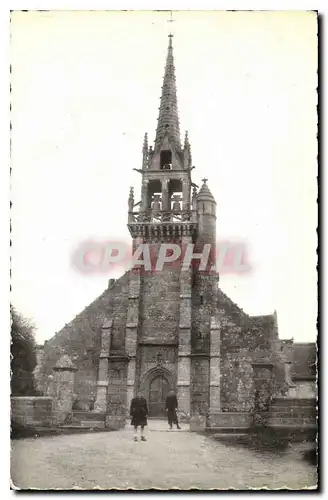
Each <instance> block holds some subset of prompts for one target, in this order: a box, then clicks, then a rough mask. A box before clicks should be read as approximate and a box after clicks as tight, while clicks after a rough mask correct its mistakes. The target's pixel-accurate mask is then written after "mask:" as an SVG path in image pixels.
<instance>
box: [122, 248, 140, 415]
mask: <svg viewBox="0 0 328 500" xmlns="http://www.w3.org/2000/svg"><path fill="white" fill-rule="evenodd" d="M137 244H138V245H140V244H142V241H141V240H140V241H139V240H138V242H137ZM139 301H140V269H138V268H134V269H131V271H130V277H129V304H128V312H127V322H126V329H125V352H126V354H127V355H128V356H129V362H128V368H127V395H126V412H127V414H128V413H129V411H130V404H131V400H132V398H133V396H134V392H135V385H136V356H137V337H138V322H139Z"/></svg>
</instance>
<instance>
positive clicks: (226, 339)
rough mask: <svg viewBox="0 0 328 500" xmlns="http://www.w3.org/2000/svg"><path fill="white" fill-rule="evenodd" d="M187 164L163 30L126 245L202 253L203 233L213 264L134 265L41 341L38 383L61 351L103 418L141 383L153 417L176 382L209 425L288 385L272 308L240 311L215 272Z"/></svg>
mask: <svg viewBox="0 0 328 500" xmlns="http://www.w3.org/2000/svg"><path fill="white" fill-rule="evenodd" d="M193 168H194V167H193V166H192V156H191V145H190V143H189V138H188V135H187V134H186V135H185V139H184V143H183V145H182V143H181V139H180V129H179V116H178V105H177V91H176V80H175V66H174V57H173V47H172V35H170V36H169V44H168V51H167V59H166V65H165V73H164V80H163V86H162V95H161V101H160V108H159V117H158V124H157V131H156V138H155V142H154V144H153V145H151V146H149V145H148V138H147V134H145V138H144V143H143V150H142V169H140V170H138V172H139V173H140V178H141V196H140V199H135V195H134V192H133V189H132V188H131V190H130V195H129V200H128V207H127V220H128V222H127V226H128V230H129V232H130V234H131V238H132V247H133V249H136V248H137V246H138V245H140V244H145V243H146V244H148V245H149V247H150V249H151V253H152V255H158V252H159V248H160V245H161V244H162V243H175V244H177V245H180V246H181V247H184V246H185V245H188V244H194V245H195V248H196V249H197V251H198V252H201V251H202V249H203V248H204V245H205V244H210V245H211V252H210V255H209V260H208V266H207V267H206V269H205V270H200V269H199V267H198V266H197V265H193V266H188V267H187V268H184V267H183V266H181V265H166V266H164V267H163V269H161V270H155V269H153V267H152V268H151V269H150V270H147V269H145V268H143V267H142V266H140V268H133V269H131V270H130V271H128V272H127V273H125V274H124V275H123V276H122V277H121V278H119V279H117V280H110V282H109V285H108V288H107V289H106V290H105V291H104V292H103V294H102V295H101V296H100V297H98V298H97V299H96V300H95V301H94V302H93V303H92V304H90V305H89V306H88V307H86V308H85V310H84V311H82V312H81V313H80V314H79V315H78V316H77V317H76V318H75V319H73V321H72V322H71V323H69V324H68V325H65V327H64V328H63V329H62V330H61V331H60V332H58V333H57V334H56V335H55V336H54V337H53V338H52V339H50V340H49V341H47V342H46V343H45V345H44V346H43V347H42V349H40V351H39V365H38V368H37V382H38V387H39V389H40V390H42V391H43V393H44V394H47V393H49V390H50V387H51V378H52V375H51V373H52V369H53V367H54V365H55V364H56V362H57V361H58V359H59V358H60V357H61V356H63V355H68V356H69V358H70V360H71V361H72V363H74V365H75V367H76V376H75V387H74V405H75V406H74V408H76V409H79V410H84V411H89V412H94V413H99V414H102V415H105V418H106V423H107V424H108V425H110V422H111V421H114V420H115V421H118V420H120V419H121V421H122V425H123V424H124V420H125V417H126V415H127V414H128V411H129V405H130V401H131V398H132V397H133V395H134V394H136V392H137V391H138V390H141V391H142V392H143V393H144V395H145V397H146V399H147V401H148V404H149V413H150V416H153V417H161V416H163V415H165V412H164V400H165V397H166V395H167V392H168V390H169V389H173V390H175V391H176V393H177V397H178V401H179V411H180V414H181V416H182V418H185V419H190V417H193V416H197V415H203V416H204V418H205V419H206V422H207V423H206V425H207V426H209V427H220V426H228V427H229V426H231V427H236V426H237V427H243V426H249V425H250V423H251V419H252V415H253V413H254V408H255V407H256V404H257V399H258V398H259V397H260V395H261V394H262V395H263V398H264V400H266V399H267V400H268V401H267V404H268V405H269V404H270V401H269V399H270V398H271V397H272V396H274V395H276V396H286V395H288V391H289V390H290V387H291V386H292V385H293V381H292V371H293V369H292V366H293V360H292V358H291V355H290V352H291V351H290V349H289V350H288V348H287V350H286V348H285V342H284V341H280V340H279V337H278V328H277V317H276V313H274V314H272V315H268V316H257V317H251V316H249V315H247V314H246V313H245V312H244V311H243V310H242V309H241V308H239V307H238V306H237V305H236V304H235V303H233V302H232V300H230V299H229V298H228V297H227V296H226V295H225V294H224V293H223V291H222V290H221V289H220V287H219V279H218V275H217V274H216V273H215V272H212V266H213V264H214V259H215V243H216V201H215V199H214V197H213V195H212V193H211V191H210V187H209V185H208V184H207V180H206V179H204V180H203V181H202V182H203V184H202V186H201V187H200V188H199V187H198V186H196V185H195V184H194V183H193V181H192V171H193ZM204 173H205V172H204ZM287 351H288V352H287ZM312 379H313V377H312ZM263 398H262V399H263ZM74 408H73V409H74Z"/></svg>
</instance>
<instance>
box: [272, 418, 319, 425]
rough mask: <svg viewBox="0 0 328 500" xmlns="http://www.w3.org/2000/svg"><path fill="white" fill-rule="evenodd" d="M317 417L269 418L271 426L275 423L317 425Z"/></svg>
mask: <svg viewBox="0 0 328 500" xmlns="http://www.w3.org/2000/svg"><path fill="white" fill-rule="evenodd" d="M315 423H316V422H315V419H313V418H297V417H285V418H281V417H270V418H269V420H268V425H269V426H272V425H273V426H275V425H296V426H297V425H300V426H303V425H315Z"/></svg>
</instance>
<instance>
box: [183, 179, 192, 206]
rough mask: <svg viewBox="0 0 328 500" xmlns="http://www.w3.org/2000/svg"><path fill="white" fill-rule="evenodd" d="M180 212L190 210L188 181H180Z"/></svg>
mask: <svg viewBox="0 0 328 500" xmlns="http://www.w3.org/2000/svg"><path fill="white" fill-rule="evenodd" d="M182 200H183V201H182V210H190V208H191V207H190V185H189V181H188V179H182Z"/></svg>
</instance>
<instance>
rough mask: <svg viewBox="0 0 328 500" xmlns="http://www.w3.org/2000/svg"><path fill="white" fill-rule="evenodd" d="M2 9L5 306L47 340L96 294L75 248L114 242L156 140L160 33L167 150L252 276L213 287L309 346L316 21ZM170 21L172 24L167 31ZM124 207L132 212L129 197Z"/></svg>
mask: <svg viewBox="0 0 328 500" xmlns="http://www.w3.org/2000/svg"><path fill="white" fill-rule="evenodd" d="M173 18H174V20H175V21H174V23H171V24H169V23H168V22H167V20H168V19H169V16H168V13H166V12H154V11H145V12H142V11H138V12H99V11H98V12H91V11H85V12H83V11H76V12H74V11H71V12H70V11H65V12H64V11H62V12H61V11H56V12H31V11H30V12H15V13H13V14H12V20H11V64H12V73H11V75H12V76H11V86H12V94H11V107H12V112H11V123H12V135H11V140H12V144H11V166H12V178H11V199H12V203H13V208H12V214H11V216H12V302H13V304H14V305H15V306H16V308H17V310H18V311H20V312H21V313H22V314H24V315H25V316H27V317H29V318H31V319H32V320H33V321H34V323H35V325H36V327H37V334H36V338H37V341H38V342H39V343H43V342H44V340H47V339H49V338H50V337H52V336H53V335H54V333H55V332H56V331H58V330H60V329H61V328H62V327H63V326H64V324H65V323H68V322H69V321H70V320H72V319H73V318H74V316H75V315H76V314H77V313H79V312H80V311H81V310H82V309H83V308H84V307H85V306H86V305H88V304H89V303H90V302H92V301H93V300H94V299H95V298H96V297H97V296H98V295H100V294H101V293H102V292H103V290H104V289H105V288H106V287H107V283H108V280H109V279H110V278H112V277H118V276H119V270H117V271H116V272H115V273H112V274H99V275H97V276H94V275H93V276H90V275H83V274H81V273H80V272H78V271H77V270H76V269H74V268H73V267H72V254H73V253H74V251H75V250H76V249H77V248H78V247H79V245H81V244H82V243H83V242H85V241H87V240H90V239H95V240H99V241H101V240H103V239H106V240H109V239H115V240H119V241H121V240H125V241H127V243H129V241H130V238H129V233H128V230H127V226H126V224H127V210H128V204H127V199H128V195H129V188H130V186H135V192H136V198H138V193H139V192H140V175H139V174H137V173H136V172H135V171H134V170H133V169H134V168H141V162H142V142H143V136H144V133H145V132H148V134H149V142H150V144H152V141H153V140H154V138H155V129H156V122H157V116H158V107H159V100H160V94H161V85H162V79H163V74H164V65H165V59H166V51H167V45H168V38H167V35H168V33H169V30H170V29H171V28H172V31H173V34H174V39H173V46H174V57H175V66H176V77H177V92H178V106H179V116H180V130H181V135H182V139H183V136H184V131H185V130H188V133H189V139H190V143H191V150H192V156H193V165H195V167H196V168H195V170H193V180H194V182H196V183H197V184H200V180H201V179H202V178H203V177H204V176H206V177H207V178H208V185H209V187H210V189H211V192H212V193H213V195H214V196H215V198H216V201H217V239H218V241H220V240H222V241H225V240H238V241H242V242H244V243H245V244H246V245H247V248H248V250H249V258H250V261H251V264H252V271H251V272H250V273H248V274H246V275H243V276H237V275H233V274H231V275H226V274H225V275H222V276H221V279H220V287H221V288H222V289H223V291H224V292H225V293H227V294H228V295H229V296H230V297H231V299H232V300H234V301H235V302H236V303H237V304H238V305H239V306H240V307H242V308H243V309H244V310H245V311H246V312H247V313H249V314H251V315H253V314H254V315H258V314H270V313H272V312H273V311H274V310H276V311H277V315H278V326H279V335H280V337H281V338H291V337H293V338H294V340H295V341H298V342H310V341H315V340H316V316H317V274H316V263H317V257H316V246H317V235H316V226H317V204H316V198H317V181H316V176H317V140H316V134H317V112H316V104H317V93H316V87H317V73H316V72H317V24H316V16H315V14H314V13H310V12H213V11H212V12H209V11H207V12H201V11H198V12H192V11H190V12H187V11H178V12H174V13H173ZM172 25H173V26H172ZM136 201H137V200H136Z"/></svg>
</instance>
